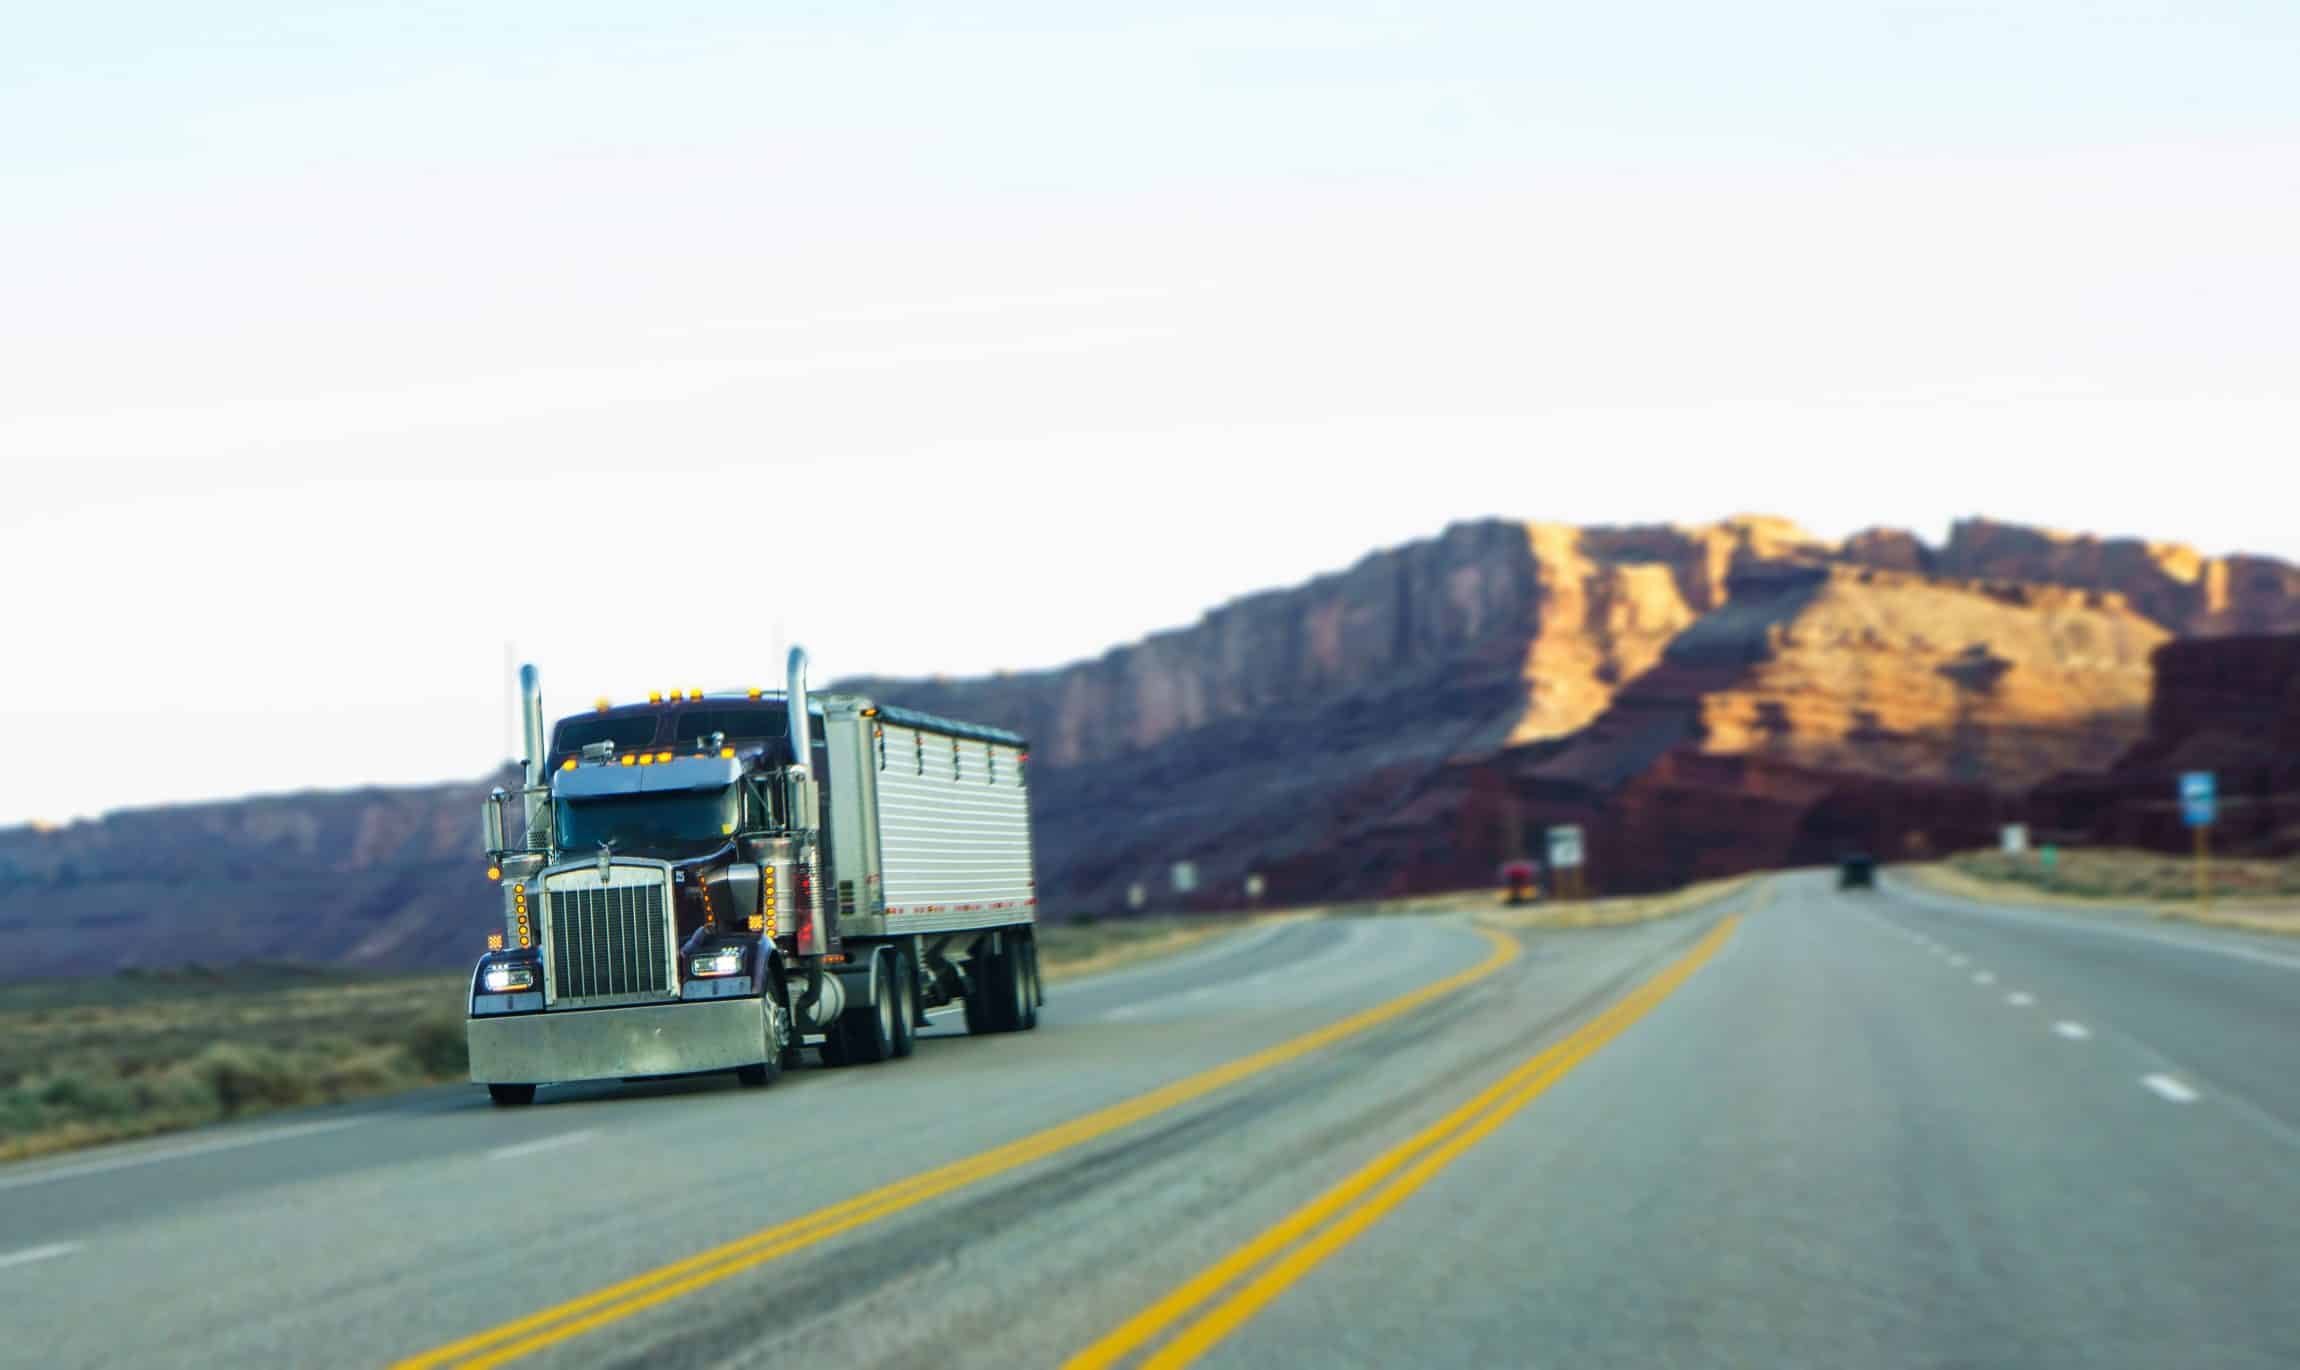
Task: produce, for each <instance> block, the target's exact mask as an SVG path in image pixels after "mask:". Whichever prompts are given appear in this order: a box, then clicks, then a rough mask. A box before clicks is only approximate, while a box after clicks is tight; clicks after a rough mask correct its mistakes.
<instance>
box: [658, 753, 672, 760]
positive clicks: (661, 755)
mask: <svg viewBox="0 0 2300 1370" xmlns="http://www.w3.org/2000/svg"><path fill="white" fill-rule="evenodd" d="M655 759H656V760H657V761H668V760H670V759H671V754H670V753H669V752H657V753H655Z"/></svg>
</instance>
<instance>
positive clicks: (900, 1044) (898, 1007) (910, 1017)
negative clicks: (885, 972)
mask: <svg viewBox="0 0 2300 1370" xmlns="http://www.w3.org/2000/svg"><path fill="white" fill-rule="evenodd" d="M887 990H888V992H889V993H890V994H891V995H892V996H893V999H894V1054H895V1055H896V1056H897V1057H902V1056H908V1055H910V1053H911V1051H912V1049H913V1048H915V1047H916V1046H917V1045H918V977H917V976H916V975H915V974H914V973H913V972H912V970H911V964H910V953H909V952H907V951H903V950H901V949H900V948H897V949H896V951H895V954H894V983H892V984H890V985H888V986H887Z"/></svg>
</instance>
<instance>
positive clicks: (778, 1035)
mask: <svg viewBox="0 0 2300 1370" xmlns="http://www.w3.org/2000/svg"><path fill="white" fill-rule="evenodd" d="M766 1001H767V1015H766V1016H767V1040H766V1052H767V1059H765V1060H763V1061H761V1062H759V1063H758V1064H757V1065H755V1066H737V1067H735V1079H736V1080H737V1081H739V1082H741V1084H742V1086H743V1087H744V1088H745V1089H765V1088H766V1087H767V1086H768V1085H771V1084H773V1083H774V1082H775V1081H777V1080H780V1079H781V1078H783V1064H784V1062H785V1061H786V1060H787V1059H788V1057H789V1056H790V1050H791V1011H790V1009H789V1008H788V1007H787V1006H786V1005H785V1004H784V1003H783V996H782V995H781V994H779V993H777V992H776V991H775V990H774V988H772V987H769V989H768V990H767V994H766Z"/></svg>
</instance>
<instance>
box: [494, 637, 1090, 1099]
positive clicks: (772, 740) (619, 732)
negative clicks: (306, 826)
mask: <svg viewBox="0 0 2300 1370" xmlns="http://www.w3.org/2000/svg"><path fill="white" fill-rule="evenodd" d="M520 689H521V694H522V711H523V715H524V722H525V732H526V744H527V761H526V765H525V784H524V786H523V787H522V788H521V789H520V790H519V791H517V792H516V793H513V792H506V791H503V790H497V791H495V793H494V794H492V795H491V796H489V798H488V802H487V808H486V813H485V818H486V824H485V828H486V839H487V851H488V858H489V860H490V862H491V863H492V869H491V870H490V871H489V875H490V877H491V878H493V879H495V880H497V881H499V882H500V883H501V885H502V890H503V931H502V932H500V933H497V934H493V935H490V936H489V938H488V947H489V950H488V952H487V954H486V955H485V956H483V957H482V958H480V961H479V964H478V966H477V967H476V968H475V969H474V970H473V971H472V975H471V1013H470V1018H469V1022H468V1024H467V1034H468V1038H469V1042H470V1046H471V1078H472V1079H473V1080H474V1081H475V1082H477V1083H480V1084H484V1085H486V1086H487V1091H488V1094H489V1096H490V1097H491V1098H492V1099H493V1100H494V1101H495V1103H497V1104H498V1105H505V1106H513V1105H520V1104H527V1103H531V1102H533V1101H534V1098H535V1089H536V1086H537V1085H542V1084H551V1083H556V1082H562V1081H572V1080H594V1079H630V1078H638V1077H644V1076H660V1075H686V1074H697V1073H702V1072H709V1071H732V1072H734V1073H735V1075H736V1076H738V1077H739V1078H740V1079H741V1080H742V1082H743V1083H744V1084H747V1085H753V1086H761V1085H767V1084H771V1083H773V1082H774V1080H775V1079H776V1077H777V1076H779V1075H780V1074H781V1073H782V1071H783V1070H784V1069H785V1068H786V1067H789V1066H792V1065H795V1064H797V1063H798V1060H799V1052H800V1049H801V1047H802V1045H803V1043H804V1042H805V1040H806V1038H807V1036H808V1035H809V1034H814V1035H817V1036H819V1038H820V1045H819V1050H820V1052H821V1055H822V1061H823V1064H824V1065H827V1066H843V1065H850V1064H858V1063H864V1062H872V1061H883V1060H886V1059H888V1058H890V1057H896V1056H908V1055H909V1054H910V1052H911V1044H912V1039H913V1034H914V1032H915V1030H916V1029H917V1028H918V1027H920V1026H922V1025H923V1024H924V1023H925V1022H926V1018H925V1011H926V1010H927V1009H930V1008H934V1007H936V1006H939V1005H942V1004H947V1003H952V1002H962V1003H964V1005H965V1007H966V1025H967V1030H968V1031H970V1032H977V1033H982V1032H1017V1031H1025V1030H1028V1029H1030V1028H1032V1027H1035V1026H1037V1023H1038V1007H1039V1005H1040V1004H1042V1003H1043V1002H1044V1001H1045V998H1044V994H1043V992H1042V990H1041V989H1040V986H1039V977H1038V948H1037V939H1036V924H1037V913H1038V909H1037V905H1038V897H1037V887H1036V881H1035V879H1034V877H1033V873H1032V869H1031V845H1030V812H1029V803H1028V799H1029V791H1028V768H1027V765H1026V763H1027V762H1028V760H1029V748H1028V745H1027V744H1026V743H1025V742H1024V741H1023V739H1022V738H1021V737H1020V736H1018V735H1016V734H1014V733H1010V732H1007V731H1004V730H1003V729H998V728H986V727H981V726H978V725H975V724H969V723H960V722H957V721H955V720H952V719H947V718H937V717H935V716H933V715H931V714H923V713H915V712H912V711H910V710H906V709H898V708H893V707H887V708H880V707H878V706H877V705H875V704H873V703H872V702H871V701H870V700H868V699H864V698H861V697H859V696H853V695H821V696H815V697H811V698H810V697H809V695H808V693H807V687H806V653H805V652H804V651H803V650H800V649H797V648H794V649H792V651H791V656H790V662H789V679H788V682H787V688H786V689H785V690H783V691H782V692H780V693H773V692H763V691H760V690H756V689H753V690H749V691H745V692H737V693H730V694H709V695H706V694H705V693H704V692H702V691H701V690H691V691H687V692H685V693H681V692H680V691H676V690H674V691H672V692H671V693H670V695H669V696H668V697H664V696H662V695H656V696H654V697H651V698H650V699H649V700H648V702H647V703H645V704H627V705H622V706H610V705H609V704H608V703H607V702H606V701H605V700H601V701H600V702H599V704H598V706H597V707H596V708H595V709H594V710H593V711H592V712H591V713H588V714H579V715H576V716H574V717H571V718H564V719H561V720H560V721H559V723H558V725H557V726H556V728H555V729H554V730H553V733H552V736H551V739H550V743H549V745H548V746H546V745H545V742H544V734H543V700H542V692H541V688H540V686H539V684H538V678H537V675H536V672H535V668H534V667H532V666H527V667H523V668H521V670H520ZM511 812H517V813H518V814H520V815H521V816H522V817H523V818H524V820H525V826H524V828H523V829H522V831H521V834H520V838H519V841H518V842H517V843H516V844H513V843H510V842H507V841H506V840H505V835H506V832H507V830H508V822H507V819H508V817H509V814H510V813H511Z"/></svg>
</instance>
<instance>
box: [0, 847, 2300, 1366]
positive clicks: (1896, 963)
mask: <svg viewBox="0 0 2300 1370" xmlns="http://www.w3.org/2000/svg"><path fill="white" fill-rule="evenodd" d="M1433 990H1434V992H1433ZM544 1099H545V1102H544V1103H543V1104H541V1105H539V1106H538V1107H536V1108H533V1109H529V1110H524V1111H511V1112H499V1111H496V1110H492V1109H490V1108H488V1107H487V1106H486V1104H485V1102H484V1100H483V1098H481V1097H480V1096H478V1094H477V1092H476V1091H466V1090H443V1091H435V1092H431V1093H427V1094H422V1095H417V1096H413V1097H410V1098H407V1099H404V1100H400V1101H395V1102H393V1103H391V1104H389V1105H387V1106H377V1107H370V1108H363V1109H346V1110H337V1111H330V1112H323V1113H313V1114H299V1115H293V1116H290V1117H286V1118H282V1119H278V1120H274V1121H271V1122H267V1123H263V1124H259V1125H253V1126H249V1127H242V1128H233V1129H221V1130H216V1131H211V1132H205V1133H197V1134H188V1135H185V1136H182V1137H177V1138H172V1139H166V1140H163V1141H158V1142H153V1143H147V1144H142V1145H138V1146H132V1147H119V1148H108V1149H104V1150H100V1151H94V1152H87V1153H82V1154H81V1155H78V1156H74V1157H67V1158H61V1159H58V1160H53V1161H48V1162H42V1163H34V1164H28V1165H18V1166H13V1167H7V1168H0V1362H4V1363H8V1364H25V1365H41V1366H78V1365H113V1364H134V1365H157V1364H167V1365H178V1364H216V1365H260V1364H283V1365H285V1364H293V1365H332V1364H354V1365H357V1364H370V1365H376V1364H389V1363H394V1362H399V1361H402V1360H406V1359H409V1358H413V1360H414V1363H417V1364H442V1365H444V1364H491V1363H493V1364H499V1363H509V1362H516V1363H518V1364H521V1365H625V1364H629V1365H638V1364H646V1365H650V1366H686V1365H694V1366H720V1365H762V1366H763V1365H798V1364H807V1365H842V1366H843V1365H889V1366H910V1365H932V1366H938V1367H940V1366H974V1365H997V1366H1008V1367H1012V1366H1024V1367H1027V1366H1041V1365H1043V1366H1054V1365H1062V1364H1065V1363H1066V1362H1069V1363H1072V1364H1076V1365H1079V1366H1081V1367H1084V1366H1091V1365H1098V1364H1112V1365H1135V1364H1146V1363H1147V1364H1181V1363H1190V1362H1192V1361H1195V1362H1196V1363H1200V1364H1205V1365H1236V1366H1260V1365H1270V1364H1290V1365H1295V1366H1313V1367H1314V1366H1328V1365H1381V1366H1388V1365H1399V1364H1413V1365H1417V1366H1423V1367H1435V1366H1452V1365H1463V1366H1537V1365H1558V1366H1584V1365H1597V1366H1606V1365H1624V1366H1627V1365H1636V1366H1639V1367H1653V1366H1675V1365H1704V1366H1705V1365H1736V1366H1737V1365H1792V1366H1794V1365H1812V1366H1824V1365H1825V1366H1830V1367H1842V1366H1851V1365H1861V1366H1872V1365H1873V1366H1898V1365H1910V1366H1998V1365H2003V1366H2052V1365H2071V1366H2075V1365H2084V1366H2135V1367H2141V1366H2146V1367H2161V1366H2270V1365H2274V1366H2291V1365H2295V1364H2300V1301H2296V1300H2294V1299H2293V1298H2292V1297H2291V1291H2292V1289H2293V1288H2294V1287H2295V1280H2294V1276H2293V1272H2294V1271H2295V1270H2300V948H2292V949H2290V950H2287V949H2285V948H2283V947H2282V946H2279V945H2270V944H2264V943H2262V942H2260V941H2259V940H2257V939H2244V938H2233V937H2221V936H2217V935H2215V934H2213V933H2212V932H2210V931H2208V930H2202V929H2195V930H2190V929H2183V928H2173V927H2168V926H2165V925H2158V924H2148V923H2141V922H2137V921H2126V922H2119V921H2114V920H2088V919H2085V918H2080V917H2074V916H2063V915H2050V914H2035V913H2025V912H2015V911H2011V910H1988V909H1982V908H1978V907H1976V906H1972V905H1966V904H1961V903H1957V902H1955V901H1949V900H1944V899H1941V898H1938V897H1936V896H1931V895H1918V894H1914V893H1910V892H1904V891H1900V890H1898V889H1894V888H1888V889H1885V890H1882V891H1877V892H1874V893H1868V894H1840V893H1838V892H1837V891H1835V890H1834V889H1833V888H1831V886H1830V884H1829V882H1828V881H1827V880H1826V879H1825V878H1824V877H1822V876H1820V875H1816V874H1799V875H1790V876H1784V877H1779V878H1776V879H1774V880H1772V881H1770V882H1769V883H1768V884H1767V885H1766V886H1765V887H1764V888H1763V889H1761V890H1760V891H1758V892H1756V893H1755V894H1753V895H1750V896H1745V897H1741V898H1737V899H1734V900H1731V901H1728V902H1727V903H1726V904H1724V905H1721V906H1718V907H1714V908H1711V909H1706V910H1700V911H1696V912H1693V913H1690V914H1687V915H1683V916H1680V917H1678V918H1674V919H1669V920H1665V921H1662V922H1658V923H1652V924H1646V925H1640V926H1634V927H1625V928H1614V929H1588V930H1580V931H1573V932H1550V933H1526V934H1522V935H1520V934H1514V933H1507V932H1497V931H1491V930H1486V929H1481V928H1480V927H1478V926H1476V925H1474V923H1473V920H1472V918H1471V917H1470V916H1469V915H1468V914H1466V913H1465V914H1461V915H1450V916H1432V917H1414V918H1394V919H1378V920H1358V921H1337V922H1318V923H1297V924H1286V925H1279V926H1276V927H1271V928H1262V929H1256V930H1251V931H1248V932H1244V933H1241V934H1237V935H1236V936H1235V937H1233V938H1230V939H1226V940H1225V941H1223V942H1221V943H1216V944H1211V945H1205V946H1201V947H1199V948H1196V949H1193V950H1192V951H1189V952H1187V953H1184V954H1183V955H1182V956H1180V957H1178V958H1176V959H1174V960H1171V961H1166V962H1160V963H1157V964H1155V965H1152V966H1146V967H1141V968H1137V969H1134V970H1130V971H1125V972H1121V973H1118V974H1114V975H1110V976H1104V977H1100V978H1098V979H1095V980H1093V981H1089V982H1081V983H1078V984H1074V985H1068V986H1057V987H1056V989H1055V991H1054V998H1053V1000H1052V1002H1050V1003H1049V1005H1048V1007H1047V1009H1046V1011H1045V1019H1044V1023H1043V1025H1042V1026H1041V1028H1040V1029H1039V1030H1038V1031H1036V1032H1033V1033H1029V1034H1020V1035H1013V1036H1005V1037H990V1038H967V1037H965V1036H963V1035H961V1034H960V1033H958V1032H957V1030H956V1027H955V1024H953V1026H952V1027H951V1028H950V1029H949V1030H947V1031H944V1032H938V1033H935V1034H932V1035H929V1036H927V1037H925V1038H923V1039H922V1040H921V1043H920V1049H919V1053H918V1055H917V1056H916V1057H914V1058H913V1059H911V1060H908V1061H902V1062H893V1063H889V1064H886V1065H881V1066H870V1067H862V1068H857V1069H851V1070H844V1071H826V1070H820V1069H808V1070H805V1071H802V1072H799V1073H798V1074H797V1075H795V1076H792V1077H788V1078H786V1079H785V1080H784V1082H783V1083H781V1084H778V1085H777V1086H776V1087H774V1088H773V1089H771V1090H767V1091H764V1092H751V1091H743V1090H738V1089H735V1088H733V1087H731V1085H728V1084H723V1083H720V1082H717V1081H677V1082H661V1083H656V1084H650V1085H641V1086H618V1087H600V1088H585V1089H579V1090H560V1091H546V1093H545V1096H544ZM441 1348H448V1349H449V1352H450V1354H447V1355H442V1356H436V1357H429V1358H427V1357H426V1353H432V1352H435V1351H437V1350H439V1349H441Z"/></svg>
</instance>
